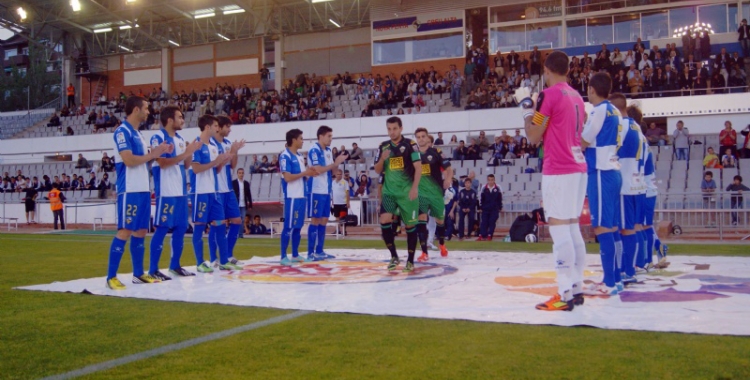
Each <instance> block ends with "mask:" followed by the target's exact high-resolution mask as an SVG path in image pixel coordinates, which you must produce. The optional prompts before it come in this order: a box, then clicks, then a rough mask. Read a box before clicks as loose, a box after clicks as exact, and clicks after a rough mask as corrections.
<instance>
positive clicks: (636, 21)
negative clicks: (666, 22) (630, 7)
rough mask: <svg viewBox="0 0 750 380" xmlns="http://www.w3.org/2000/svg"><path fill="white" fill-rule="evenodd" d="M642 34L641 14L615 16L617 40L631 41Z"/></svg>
mask: <svg viewBox="0 0 750 380" xmlns="http://www.w3.org/2000/svg"><path fill="white" fill-rule="evenodd" d="M640 36H641V18H640V15H639V14H637V13H636V14H626V15H621V16H615V42H631V41H635V40H637V39H638V37H640Z"/></svg>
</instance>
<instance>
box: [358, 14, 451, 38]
mask: <svg viewBox="0 0 750 380" xmlns="http://www.w3.org/2000/svg"><path fill="white" fill-rule="evenodd" d="M463 13H464V12H463V11H450V12H437V13H423V14H419V15H417V16H410V17H400V18H394V19H389V20H379V21H373V22H372V37H373V38H374V39H378V38H383V37H387V38H393V37H397V38H398V37H413V36H416V35H418V34H421V33H426V32H434V31H445V32H449V31H454V30H461V29H463V27H464V15H463Z"/></svg>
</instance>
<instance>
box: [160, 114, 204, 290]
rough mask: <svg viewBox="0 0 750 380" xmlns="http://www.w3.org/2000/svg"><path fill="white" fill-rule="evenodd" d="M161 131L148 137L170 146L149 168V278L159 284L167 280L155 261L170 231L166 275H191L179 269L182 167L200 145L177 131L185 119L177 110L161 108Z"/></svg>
mask: <svg viewBox="0 0 750 380" xmlns="http://www.w3.org/2000/svg"><path fill="white" fill-rule="evenodd" d="M159 118H160V121H161V125H162V128H161V129H160V130H159V131H158V132H157V133H156V134H155V135H153V136H152V137H151V146H152V147H155V146H159V145H160V144H161V143H163V142H166V143H167V144H171V145H172V146H174V149H173V151H172V152H171V153H164V154H162V155H161V156H160V157H159V158H157V159H156V161H155V162H154V164H153V165H152V167H151V172H152V174H153V175H154V192H155V193H156V215H155V216H154V227H156V232H154V236H153V237H152V238H151V250H150V253H151V262H150V266H149V271H148V273H149V275H151V276H152V277H154V278H157V279H160V280H162V281H167V280H171V278H170V277H169V276H167V275H165V274H164V273H162V272H160V271H159V258H160V257H161V253H162V250H163V248H164V238H165V237H166V236H167V233H168V232H169V230H170V229H172V254H171V256H170V261H169V272H170V273H172V274H173V275H176V276H195V274H194V273H191V272H188V271H187V270H185V269H184V268H182V267H181V266H180V257H182V249H183V246H184V238H185V231H187V227H188V201H187V178H186V173H185V167H186V166H187V167H190V164H191V163H192V161H193V153H195V151H196V150H198V149H199V148H200V147H201V146H202V145H203V143H201V142H200V141H193V142H192V143H190V144H188V143H187V142H185V140H184V139H183V138H182V136H180V134H179V133H177V131H181V130H182V127H183V126H184V125H185V119H184V117H183V115H182V112H181V111H180V109H179V108H177V107H175V106H168V107H164V108H163V109H162V110H161V113H160V114H159Z"/></svg>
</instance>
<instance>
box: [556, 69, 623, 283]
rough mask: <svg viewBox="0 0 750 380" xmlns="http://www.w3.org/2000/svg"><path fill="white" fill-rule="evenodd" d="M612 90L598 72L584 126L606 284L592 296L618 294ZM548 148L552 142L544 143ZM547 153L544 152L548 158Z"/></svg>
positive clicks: (616, 124) (616, 126) (616, 121)
mask: <svg viewBox="0 0 750 380" xmlns="http://www.w3.org/2000/svg"><path fill="white" fill-rule="evenodd" d="M611 90H612V78H610V76H609V74H607V73H596V74H594V76H593V77H591V80H590V81H589V87H588V96H589V101H590V102H591V104H593V105H594V109H593V110H592V111H591V114H590V115H589V117H588V120H587V121H586V126H585V127H584V129H583V135H582V138H583V141H582V145H583V148H584V149H585V155H586V164H587V165H588V176H589V180H588V185H587V195H588V198H589V206H590V208H591V225H592V226H593V227H594V234H596V236H597V239H598V240H599V250H600V255H601V259H602V270H603V271H604V280H603V283H600V284H596V285H595V286H593V287H592V288H591V289H588V291H589V293H590V294H592V295H617V292H618V288H617V275H618V273H617V272H618V271H617V269H616V268H617V262H616V250H617V249H616V248H615V236H614V235H615V234H616V233H619V224H620V221H619V218H618V212H619V210H620V188H621V187H622V177H621V176H620V164H619V162H618V161H617V149H618V148H619V146H620V145H621V142H620V134H619V132H620V128H622V126H621V122H622V118H621V115H620V112H619V111H618V110H617V109H616V108H615V107H614V106H613V105H612V104H611V103H610V102H609V101H608V100H607V98H608V97H609V92H610V91H611ZM545 148H549V145H545ZM546 155H547V152H545V157H546Z"/></svg>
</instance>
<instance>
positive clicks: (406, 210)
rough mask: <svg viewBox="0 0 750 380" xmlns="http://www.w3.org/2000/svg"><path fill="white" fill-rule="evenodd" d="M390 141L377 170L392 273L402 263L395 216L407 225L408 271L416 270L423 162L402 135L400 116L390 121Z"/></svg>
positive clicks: (381, 150) (380, 150)
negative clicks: (396, 243) (392, 223)
mask: <svg viewBox="0 0 750 380" xmlns="http://www.w3.org/2000/svg"><path fill="white" fill-rule="evenodd" d="M386 126H387V127H388V137H390V140H388V141H385V142H383V143H382V144H380V147H379V148H378V152H377V156H376V157H375V171H376V172H377V173H378V174H383V190H382V191H383V193H382V195H381V202H380V230H381V232H382V234H383V241H385V246H386V247H387V248H388V250H389V251H390V252H391V261H390V262H389V263H388V270H389V271H393V270H395V269H396V268H398V265H399V264H400V263H401V261H400V260H399V258H398V254H397V253H396V245H395V236H394V235H393V229H392V228H391V222H393V215H394V214H398V215H400V216H401V219H402V220H403V222H404V224H406V245H407V250H408V253H409V258H408V259H407V261H406V266H405V267H404V270H403V271H404V272H406V273H410V272H413V271H414V252H415V251H416V249H417V221H418V218H417V216H418V212H419V198H418V197H419V180H420V178H421V176H422V159H421V157H420V154H419V149H418V148H417V144H415V143H414V141H412V140H410V139H407V138H405V137H403V136H402V135H401V132H402V131H403V129H404V128H403V125H402V123H401V119H400V118H398V117H395V116H394V117H391V118H388V120H386Z"/></svg>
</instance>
